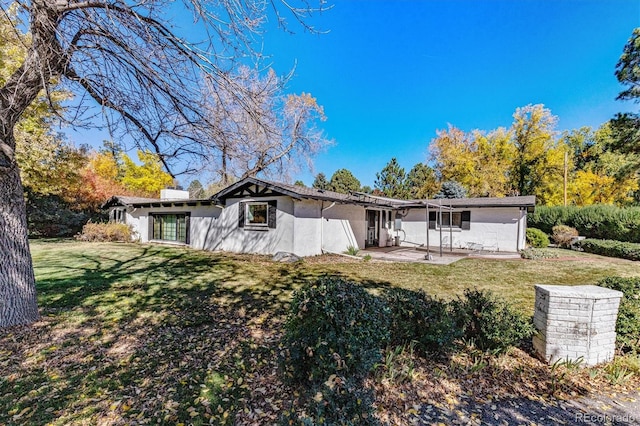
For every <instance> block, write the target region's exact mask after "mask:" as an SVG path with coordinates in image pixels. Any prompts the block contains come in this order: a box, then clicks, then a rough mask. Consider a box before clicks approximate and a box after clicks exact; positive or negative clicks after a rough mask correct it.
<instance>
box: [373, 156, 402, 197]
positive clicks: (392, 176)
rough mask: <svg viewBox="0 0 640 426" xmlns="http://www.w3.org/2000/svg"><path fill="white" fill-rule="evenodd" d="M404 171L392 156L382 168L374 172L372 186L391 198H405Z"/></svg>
mask: <svg viewBox="0 0 640 426" xmlns="http://www.w3.org/2000/svg"><path fill="white" fill-rule="evenodd" d="M405 179H406V173H405V172H404V168H402V167H400V164H398V160H397V159H396V158H395V157H393V158H392V159H391V160H390V161H389V162H388V163H387V165H386V166H384V168H383V169H382V170H381V171H380V172H378V173H376V180H375V182H374V188H375V189H377V190H378V191H380V192H381V193H383V194H384V195H385V196H387V197H391V198H400V199H403V198H407V195H408V191H407V187H406V182H405Z"/></svg>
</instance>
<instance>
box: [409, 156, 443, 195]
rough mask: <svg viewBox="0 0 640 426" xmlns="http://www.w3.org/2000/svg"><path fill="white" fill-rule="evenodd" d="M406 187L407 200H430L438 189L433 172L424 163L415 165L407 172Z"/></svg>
mask: <svg viewBox="0 0 640 426" xmlns="http://www.w3.org/2000/svg"><path fill="white" fill-rule="evenodd" d="M406 186H407V191H408V196H409V198H414V199H424V198H431V197H433V196H434V195H435V194H436V193H437V192H438V190H439V189H440V184H439V183H438V179H437V177H436V172H435V170H433V169H432V168H431V167H429V166H427V165H426V164H424V163H417V164H416V165H415V166H413V167H412V168H411V170H409V173H407V178H406Z"/></svg>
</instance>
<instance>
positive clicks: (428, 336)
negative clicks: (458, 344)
mask: <svg viewBox="0 0 640 426" xmlns="http://www.w3.org/2000/svg"><path fill="white" fill-rule="evenodd" d="M382 296H383V297H384V299H385V300H386V302H387V305H388V306H389V309H391V325H390V333H391V335H390V344H391V345H393V346H396V345H408V344H410V343H411V342H415V343H416V345H415V348H416V350H417V351H418V352H420V353H422V354H425V353H435V352H447V351H448V350H450V349H451V347H452V344H453V341H454V340H455V339H456V338H457V337H459V333H458V330H457V329H456V328H455V323H454V321H453V319H452V317H451V312H450V309H449V305H448V303H446V302H444V301H441V300H437V299H433V298H431V297H429V296H427V295H426V294H425V293H423V292H421V291H412V290H406V289H402V288H391V289H387V290H385V291H384V293H383V295H382Z"/></svg>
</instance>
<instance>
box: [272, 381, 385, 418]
mask: <svg viewBox="0 0 640 426" xmlns="http://www.w3.org/2000/svg"><path fill="white" fill-rule="evenodd" d="M310 395H311V398H310V400H309V404H308V405H307V407H306V410H305V414H304V415H302V416H298V414H297V413H295V412H289V413H285V414H284V415H283V416H282V418H281V419H280V423H281V424H286V425H343V426H351V425H354V426H355V425H362V426H376V425H380V424H381V423H380V420H378V418H377V417H376V416H375V412H374V408H373V402H374V397H373V392H372V391H371V390H370V389H367V388H365V387H363V386H362V385H361V384H360V383H359V382H358V381H354V380H352V379H348V378H345V377H341V376H331V377H329V379H328V380H327V381H326V382H324V383H321V384H318V385H316V386H314V387H313V388H312V389H311V392H310Z"/></svg>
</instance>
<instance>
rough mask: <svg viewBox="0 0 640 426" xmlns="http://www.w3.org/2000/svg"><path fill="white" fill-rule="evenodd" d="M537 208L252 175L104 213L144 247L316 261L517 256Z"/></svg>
mask: <svg viewBox="0 0 640 426" xmlns="http://www.w3.org/2000/svg"><path fill="white" fill-rule="evenodd" d="M534 206H535V197H534V196H524V197H504V198H463V199H444V200H397V199H393V198H386V197H377V196H372V195H368V194H363V193H351V194H341V193H336V192H332V191H325V190H319V189H314V188H307V187H301V186H294V185H288V184H283V183H276V182H270V181H267V180H263V179H258V178H253V177H248V178H245V179H242V180H240V181H238V182H236V183H234V184H232V185H230V186H228V187H227V188H225V189H223V190H221V191H220V192H218V193H217V194H215V195H214V196H213V197H211V198H208V199H200V200H193V199H188V193H187V192H186V191H173V190H165V191H163V193H162V194H161V198H159V199H150V198H137V197H123V196H114V197H112V198H111V199H110V200H108V201H107V202H106V203H105V205H104V208H106V209H109V214H110V218H111V219H112V220H114V221H118V222H124V223H127V224H129V225H131V226H132V227H133V229H134V231H135V232H136V234H137V237H138V238H139V240H140V241H141V242H143V243H145V242H164V243H173V244H185V245H189V246H191V247H194V248H197V249H203V250H224V251H230V252H236V253H258V254H274V253H277V252H288V253H294V254H296V255H298V256H313V255H318V254H322V253H342V252H344V251H345V250H347V248H348V247H349V246H353V247H357V248H360V249H364V248H367V247H371V246H386V245H391V244H395V243H398V244H399V245H402V246H408V247H411V246H413V247H420V246H422V247H426V246H429V247H430V248H437V247H439V246H440V245H441V243H442V245H443V246H445V247H450V246H451V245H453V247H460V248H474V247H483V248H487V247H489V248H491V249H492V250H495V251H506V252H515V251H518V250H520V249H522V248H524V245H525V230H526V216H527V212H531V211H533V209H534ZM396 237H397V238H396Z"/></svg>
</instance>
